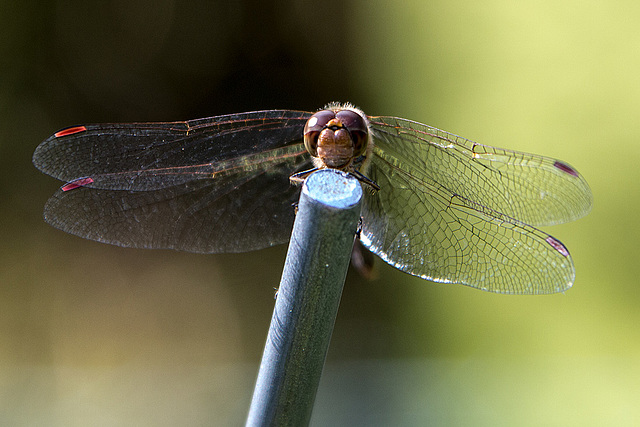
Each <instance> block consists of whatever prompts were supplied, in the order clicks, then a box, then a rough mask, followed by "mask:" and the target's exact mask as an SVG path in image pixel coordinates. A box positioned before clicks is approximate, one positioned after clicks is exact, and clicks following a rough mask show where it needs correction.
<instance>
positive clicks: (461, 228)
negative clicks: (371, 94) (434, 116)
mask: <svg viewBox="0 0 640 427" xmlns="http://www.w3.org/2000/svg"><path fill="white" fill-rule="evenodd" d="M371 124H372V127H373V129H374V138H375V143H376V145H375V147H374V150H373V158H372V162H371V167H370V169H369V171H368V176H369V177H370V178H371V179H373V180H374V181H375V182H376V183H377V184H378V185H379V186H380V188H381V190H380V191H378V192H376V193H368V194H367V195H366V197H365V204H364V207H363V230H362V233H361V236H362V237H361V238H362V240H363V242H364V243H365V245H366V246H368V247H369V249H371V250H372V251H373V252H374V253H376V254H378V255H379V256H380V257H381V258H383V259H384V260H385V261H387V262H389V263H390V264H392V265H394V266H395V267H397V268H399V269H401V270H403V271H405V272H407V273H410V274H413V275H416V276H420V277H423V278H428V279H431V280H435V281H439V282H448V283H462V284H466V285H469V286H473V287H477V288H480V289H485V290H490V291H493V292H500V293H514V294H538V293H552V292H559V291H563V290H566V289H568V288H569V287H570V286H571V285H572V284H573V281H574V278H575V271H574V267H573V262H572V260H571V257H570V255H569V253H568V251H567V250H566V248H565V247H564V245H562V243H560V242H559V241H558V240H557V239H555V238H553V237H551V236H550V235H548V234H546V233H544V232H542V231H540V230H537V229H536V228H534V227H532V226H530V225H527V224H526V223H525V222H524V221H529V222H532V223H536V224H550V223H557V222H564V221H569V220H572V219H575V218H577V217H580V216H582V215H584V214H586V212H588V210H589V208H590V205H591V192H590V190H589V188H588V186H587V185H586V182H585V181H584V179H582V177H580V175H578V174H577V172H575V170H574V169H573V168H571V167H570V166H568V165H566V164H564V163H561V165H563V167H564V169H563V170H560V167H558V166H557V165H556V163H555V162H558V161H556V160H553V159H549V158H546V157H541V156H534V155H529V154H525V153H519V152H511V151H508V150H501V149H497V148H492V147H488V146H480V145H478V144H475V143H472V142H470V141H467V140H464V139H462V138H459V137H456V136H454V135H451V134H448V133H446V132H442V131H439V130H437V129H434V128H430V127H428V126H425V125H421V124H419V123H415V122H411V121H408V120H403V119H396V118H388V117H374V118H372V119H371ZM574 173H575V174H574ZM521 186H522V187H521ZM386 189H393V190H392V191H391V190H386ZM536 196H537V197H536ZM529 203H533V208H531V207H530V206H529Z"/></svg>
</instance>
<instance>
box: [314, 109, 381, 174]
mask: <svg viewBox="0 0 640 427" xmlns="http://www.w3.org/2000/svg"><path fill="white" fill-rule="evenodd" d="M368 141H369V130H368V127H367V122H366V119H365V118H364V117H362V115H360V114H358V112H356V111H355V110H352V109H346V108H338V107H336V108H331V109H326V110H321V111H318V112H317V113H315V114H314V115H313V116H311V117H310V118H309V120H308V121H307V123H306V125H305V126H304V145H305V147H306V149H307V151H308V152H309V153H310V154H311V155H312V156H313V157H316V158H318V159H320V161H321V162H322V166H324V167H329V168H335V169H346V168H348V167H349V166H350V165H351V163H352V162H353V160H354V159H355V158H357V157H358V156H361V155H362V154H364V153H365V151H366V149H367V144H368Z"/></svg>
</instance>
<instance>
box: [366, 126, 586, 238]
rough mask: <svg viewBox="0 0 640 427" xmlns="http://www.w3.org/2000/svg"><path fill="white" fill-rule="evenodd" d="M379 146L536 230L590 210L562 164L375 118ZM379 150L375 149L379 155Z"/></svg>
mask: <svg viewBox="0 0 640 427" xmlns="http://www.w3.org/2000/svg"><path fill="white" fill-rule="evenodd" d="M371 124H372V127H373V129H374V133H375V142H376V146H377V147H378V148H379V149H380V150H382V151H384V153H385V156H386V158H395V159H397V161H399V162H401V164H402V166H403V167H405V166H406V167H408V168H411V170H413V171H415V173H416V178H417V179H421V178H423V177H424V178H431V179H432V180H434V181H437V182H438V183H439V184H440V185H442V186H443V187H444V188H446V189H447V190H448V191H450V192H451V193H453V194H456V195H459V196H461V197H463V198H465V199H468V200H472V201H474V202H476V203H478V204H480V205H482V206H485V207H488V208H490V209H492V210H494V211H498V212H501V213H503V214H505V215H507V216H510V217H512V218H515V219H518V220H520V221H522V222H525V223H527V224H531V225H534V226H544V225H553V224H560V223H564V222H568V221H573V220H576V219H578V218H581V217H583V216H584V215H586V214H587V213H588V212H589V211H590V210H591V204H592V195H591V190H590V189H589V186H588V184H587V182H586V181H585V180H584V178H583V177H582V176H581V175H580V174H579V173H578V172H577V171H576V170H575V169H574V168H572V167H571V166H570V165H568V164H567V163H565V162H562V161H560V160H556V159H552V158H549V157H543V156H538V155H535V154H528V153H522V152H518V151H511V150H505V149H502V148H495V147H490V146H487V145H482V144H478V143H476V142H473V141H469V140H467V139H464V138H461V137H459V136H456V135H453V134H450V133H447V132H444V131H441V130H439V129H435V128H432V127H429V126H426V125H423V124H420V123H417V122H413V121H410V120H405V119H398V118H395V117H372V118H371ZM380 150H376V153H379V152H380Z"/></svg>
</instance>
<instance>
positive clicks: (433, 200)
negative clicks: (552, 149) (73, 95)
mask: <svg viewBox="0 0 640 427" xmlns="http://www.w3.org/2000/svg"><path fill="white" fill-rule="evenodd" d="M33 163H34V164H35V166H36V167H37V168H38V169H40V170H41V171H42V172H44V173H46V174H48V175H50V176H52V177H55V178H57V179H59V180H61V181H63V182H65V184H64V185H62V187H60V189H59V190H58V191H57V192H56V193H55V194H54V195H53V196H52V197H51V198H50V199H49V200H48V202H47V203H46V205H45V209H44V218H45V220H46V222H48V223H49V224H50V225H52V226H54V227H56V228H58V229H60V230H63V231H65V232H68V233H71V234H74V235H77V236H80V237H84V238H87V239H91V240H95V241H98V242H104V243H110V244H114V245H118V246H124V247H134V248H159V249H175V250H181V251H189V252H196V253H229V252H246V251H252V250H258V249H262V248H265V247H269V246H273V245H278V244H282V243H286V242H287V241H288V240H289V236H290V233H291V229H292V224H293V221H294V218H295V209H294V207H293V206H292V205H295V203H296V202H297V199H298V196H299V192H300V185H296V184H297V183H299V182H301V181H304V179H305V178H306V176H308V175H309V174H310V173H311V172H313V171H314V170H317V169H322V168H335V169H340V170H343V171H346V172H347V173H350V174H352V175H354V176H356V177H357V178H358V179H359V180H360V181H361V182H362V183H363V186H364V187H366V191H364V200H363V207H362V214H361V216H362V218H361V226H360V228H361V229H360V232H359V235H358V237H359V239H360V241H361V243H362V244H363V245H364V246H365V247H366V248H367V249H369V250H370V251H371V252H373V253H375V254H376V255H378V256H379V257H380V258H382V259H383V260H384V261H386V262H387V263H389V264H390V265H392V266H394V267H396V268H398V269H399V270H401V271H404V272H406V273H409V274H411V275H414V276H418V277H421V278H423V279H427V280H430V281H434V282H441V283H458V284H463V285H467V286H471V287H474V288H478V289H482V290H486V291H491V292H496V293H505V294H547V293H555V292H563V291H565V290H567V289H569V288H570V287H571V286H572V285H573V283H574V280H575V268H574V264H573V260H572V258H571V255H570V254H569V251H568V250H567V248H566V246H565V245H564V244H563V243H561V242H560V240H558V239H556V238H555V237H552V236H551V235H549V234H547V233H545V232H544V231H541V230H540V229H538V228H536V227H541V226H548V225H554V224H560V223H564V222H568V221H573V220H576V219H578V218H580V217H582V216H584V215H586V214H587V213H588V212H589V210H590V209H591V205H592V194H591V190H590V189H589V186H588V184H587V182H586V180H585V179H584V178H583V177H582V176H581V175H580V174H579V173H578V171H577V170H576V169H575V168H573V167H572V166H571V165H569V164H568V163H566V162H563V161H560V160H556V159H553V158H550V157H544V156H540V155H535V154H527V153H523V152H519V151H513V150H507V149H502V148H496V147H491V146H488V145H483V144H479V143H476V142H473V141H470V140H468V139H465V138H462V137H460V136H457V135H454V134H452V133H448V132H445V131H442V130H439V129H436V128H433V127H430V126H427V125H424V124H421V123H418V122H415V121H412V120H407V119H403V118H397V117H390V116H367V115H366V114H365V113H364V112H362V111H361V110H359V109H358V108H356V107H354V106H352V105H350V104H338V103H333V104H329V105H327V106H326V107H325V108H324V109H321V110H319V111H317V112H306V111H294V110H265V111H254V112H247V113H238V114H230V115H222V116H215V117H209V118H204V119H196V120H190V121H176V122H156V123H128V124H92V125H81V126H73V127H69V128H65V129H62V130H60V131H58V132H56V133H54V134H53V135H52V136H50V137H49V138H47V139H46V140H45V141H44V142H42V143H41V144H40V145H39V146H38V147H37V148H36V150H35V153H34V155H33Z"/></svg>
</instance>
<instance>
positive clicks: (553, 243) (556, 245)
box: [545, 236, 569, 256]
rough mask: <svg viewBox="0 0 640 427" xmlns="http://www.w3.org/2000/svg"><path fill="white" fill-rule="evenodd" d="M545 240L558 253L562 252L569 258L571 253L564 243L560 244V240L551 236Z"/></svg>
mask: <svg viewBox="0 0 640 427" xmlns="http://www.w3.org/2000/svg"><path fill="white" fill-rule="evenodd" d="M545 240H546V241H547V243H548V244H550V245H551V246H553V249H555V250H556V251H558V252H560V253H561V254H562V255H563V256H569V251H568V250H567V248H566V247H565V246H564V245H563V244H562V242H560V240H558V239H556V238H554V237H551V236H549V237H547V238H546V239H545Z"/></svg>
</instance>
